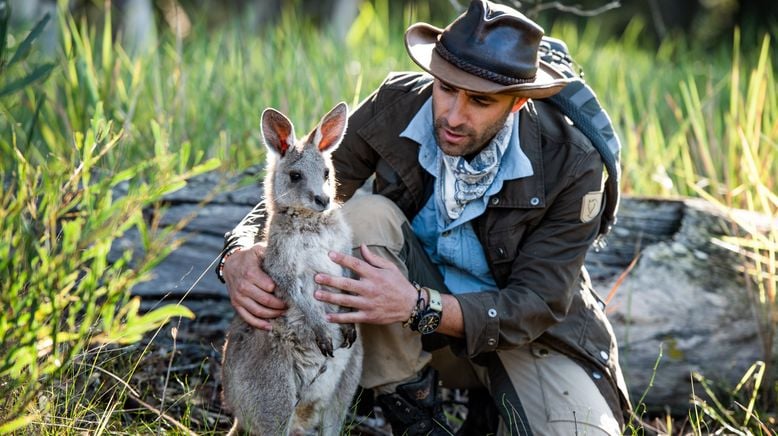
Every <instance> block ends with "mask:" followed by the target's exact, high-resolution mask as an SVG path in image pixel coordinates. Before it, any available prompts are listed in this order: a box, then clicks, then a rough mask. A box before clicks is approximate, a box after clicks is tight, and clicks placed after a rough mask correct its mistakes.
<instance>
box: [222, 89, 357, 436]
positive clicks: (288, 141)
mask: <svg viewBox="0 0 778 436" xmlns="http://www.w3.org/2000/svg"><path fill="white" fill-rule="evenodd" d="M347 114H348V108H347V107H346V105H345V103H340V104H339V105H337V106H335V108H333V109H332V110H331V111H330V112H329V113H328V114H327V115H325V116H324V117H323V118H322V120H321V122H320V123H319V125H318V126H317V127H316V129H314V130H313V131H312V132H311V133H310V134H308V135H307V136H306V137H305V138H304V139H303V140H301V141H296V140H295V136H294V128H293V127H292V123H291V122H290V121H289V120H288V119H287V118H286V117H285V116H284V115H283V114H281V113H280V112H278V111H276V110H274V109H266V110H265V111H264V112H263V113H262V135H263V137H264V140H265V145H266V146H267V147H268V150H269V153H268V157H269V159H268V167H267V173H266V175H265V181H264V183H265V200H266V202H267V204H266V207H267V211H268V215H267V224H266V227H265V239H266V241H267V250H266V252H265V259H264V262H263V263H262V268H263V270H264V271H265V272H267V274H268V275H270V277H272V278H273V280H274V281H275V283H276V289H275V294H276V295H277V296H278V297H279V298H281V299H283V300H285V301H286V303H287V305H288V306H289V309H288V311H287V313H286V315H285V316H283V317H280V318H277V319H275V320H273V328H272V331H269V332H268V331H265V330H258V329H255V328H253V327H251V326H249V325H248V324H246V323H245V322H244V321H243V320H242V318H240V317H239V316H236V317H235V319H234V321H233V323H232V325H231V326H230V330H229V332H228V335H227V339H228V340H227V343H226V345H225V347H224V361H223V363H222V381H223V385H224V400H225V402H226V403H227V405H228V407H230V408H231V409H232V411H233V414H234V416H235V425H234V426H233V431H237V430H238V429H241V430H243V431H245V432H248V433H251V434H261V435H285V434H310V433H314V434H324V435H337V434H339V433H340V430H341V427H342V426H343V421H344V419H345V417H346V412H347V411H348V408H349V406H350V405H351V399H352V397H353V395H354V393H355V391H356V389H357V385H358V383H359V379H360V376H361V372H362V343H361V340H360V339H359V338H358V336H357V329H356V326H355V325H354V324H334V323H329V322H327V320H326V318H325V313H328V312H333V311H336V310H338V306H334V305H328V304H325V303H322V302H320V301H318V300H316V299H314V297H313V293H314V291H315V290H316V289H317V288H319V287H320V285H317V284H316V283H315V282H314V280H313V277H314V275H315V274H316V273H318V272H323V273H327V274H330V275H345V274H347V272H346V271H344V270H343V269H342V268H341V267H340V266H339V265H337V264H335V263H334V262H332V261H331V260H330V259H329V257H328V254H327V253H328V251H330V250H335V251H340V252H343V253H349V252H350V251H351V232H350V230H349V228H348V226H347V225H346V223H345V221H344V220H343V218H342V216H341V213H340V210H339V209H338V208H337V207H335V206H333V205H334V201H332V200H331V199H332V198H334V194H335V180H334V174H335V172H334V169H333V168H332V163H331V160H330V153H331V152H332V151H333V150H334V149H335V148H336V147H337V146H338V144H339V143H340V141H341V139H342V138H343V134H344V132H345V130H346V123H347ZM333 344H334V346H333Z"/></svg>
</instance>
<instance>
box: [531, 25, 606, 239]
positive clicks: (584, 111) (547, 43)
mask: <svg viewBox="0 0 778 436" xmlns="http://www.w3.org/2000/svg"><path fill="white" fill-rule="evenodd" d="M540 59H541V60H543V61H545V62H547V63H549V64H551V65H552V66H553V67H555V68H556V69H557V70H559V71H560V72H562V73H563V74H564V75H565V76H567V77H569V78H573V79H575V80H574V81H572V82H571V83H569V84H568V85H567V86H565V87H564V88H562V91H560V92H559V93H557V94H555V95H553V96H551V97H548V98H546V99H545V100H546V101H548V102H550V103H552V104H553V105H554V106H555V107H557V108H558V109H559V110H560V111H561V112H562V113H563V114H564V115H565V116H567V117H568V118H569V119H570V120H571V121H572V122H573V124H575V126H576V127H577V128H578V129H579V130H580V131H581V132H582V133H583V134H584V135H586V136H587V137H588V138H589V140H590V141H592V145H594V148H596V149H597V151H598V152H599V153H600V155H601V156H602V161H603V163H604V164H605V170H606V171H607V173H608V178H607V180H606V181H605V206H604V209H603V213H602V218H601V225H600V232H599V235H598V236H597V240H596V244H598V245H603V242H604V237H605V235H607V234H608V232H609V231H610V230H611V228H612V227H613V225H614V224H615V223H616V212H617V210H618V205H619V183H620V179H621V167H620V154H621V141H619V137H618V136H617V135H616V132H615V131H614V129H613V122H612V121H611V119H610V117H609V116H608V114H607V113H606V112H605V110H604V109H603V108H602V106H601V105H600V102H599V100H597V96H596V95H595V93H594V91H593V90H592V88H591V87H589V85H587V84H586V82H585V81H584V79H583V73H581V74H577V73H576V72H575V71H574V69H573V59H572V58H571V57H570V52H569V50H568V48H567V45H566V44H565V43H564V41H562V40H559V39H556V38H551V37H548V36H544V37H543V39H542V41H541V43H540Z"/></svg>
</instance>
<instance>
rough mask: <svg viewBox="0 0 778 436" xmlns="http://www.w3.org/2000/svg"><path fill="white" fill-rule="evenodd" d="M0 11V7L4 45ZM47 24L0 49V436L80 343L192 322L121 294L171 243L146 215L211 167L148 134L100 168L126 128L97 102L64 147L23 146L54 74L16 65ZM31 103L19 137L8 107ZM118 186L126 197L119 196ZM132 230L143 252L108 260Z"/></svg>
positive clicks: (49, 67) (45, 67) (1, 6)
mask: <svg viewBox="0 0 778 436" xmlns="http://www.w3.org/2000/svg"><path fill="white" fill-rule="evenodd" d="M8 15H9V13H8V8H7V5H6V4H5V2H0V41H3V42H5V41H6V40H7V39H6V32H7V30H8V25H7V24H8ZM47 21H48V18H44V19H43V20H41V21H40V22H39V23H38V24H37V25H36V26H35V27H34V28H33V30H32V31H31V32H30V33H29V34H28V35H27V37H26V38H25V39H23V40H22V42H21V43H20V44H19V45H18V46H17V47H16V50H15V51H14V52H13V54H12V55H10V56H9V55H8V47H6V46H5V44H4V43H3V44H2V45H1V46H0V72H1V73H2V74H0V113H2V115H3V117H2V119H3V120H4V121H2V122H0V127H2V132H3V134H2V135H0V180H1V181H2V184H3V189H2V191H0V235H2V237H1V238H0V281H1V282H2V285H0V307H2V308H3V309H2V310H0V433H5V432H9V431H13V430H15V429H18V428H21V427H24V426H26V425H28V424H29V423H30V422H31V421H32V420H34V419H36V415H35V412H34V409H29V408H28V405H29V404H30V403H31V401H32V400H34V399H35V398H36V395H37V394H38V393H39V392H40V391H41V390H42V389H43V388H44V387H46V386H47V385H48V384H50V383H51V382H52V380H55V379H56V378H57V377H58V375H59V374H61V373H62V372H63V371H64V370H66V369H68V368H69V367H70V365H72V363H73V361H74V358H75V356H77V355H78V353H79V352H80V351H81V350H83V349H84V347H86V346H88V345H90V344H97V343H118V344H124V343H132V342H135V341H137V340H139V339H140V337H141V335H142V334H144V333H145V332H148V331H150V330H153V329H156V328H158V327H159V326H161V325H162V324H164V323H165V322H167V320H169V319H170V318H172V317H182V316H183V317H193V314H192V312H191V311H190V310H189V309H187V308H185V307H183V306H180V305H167V306H163V307H160V308H158V309H155V310H153V311H150V312H148V313H145V314H141V313H139V310H138V303H139V302H138V300H137V299H131V298H130V294H129V290H130V289H131V288H132V287H133V286H134V285H135V284H137V283H139V282H140V281H142V280H144V279H146V278H147V277H148V274H149V272H150V271H151V269H152V268H153V267H154V266H155V265H157V264H158V263H159V262H160V261H161V259H162V258H163V257H164V256H165V255H166V254H168V253H169V252H170V251H171V250H172V249H174V248H175V247H176V244H177V240H176V239H175V233H174V230H175V229H174V228H158V227H157V226H156V225H155V224H154V221H152V222H151V224H150V223H148V222H147V221H146V219H145V217H144V209H145V208H148V207H150V206H153V205H154V204H156V203H157V202H159V201H160V199H161V198H162V197H163V196H164V195H165V194H166V193H169V192H171V191H173V190H176V189H179V188H180V187H181V186H183V185H184V184H185V182H186V180H187V179H188V178H190V177H192V176H194V175H196V174H199V173H202V172H204V171H208V170H211V169H214V168H216V167H217V166H218V161H216V160H210V161H204V162H198V163H196V164H195V165H193V166H190V165H188V164H187V165H179V164H181V161H182V159H184V158H187V159H188V158H189V157H190V156H189V155H187V154H186V153H173V152H170V151H169V149H168V145H167V142H166V137H165V135H163V134H162V133H161V132H160V131H159V129H157V135H156V136H155V142H154V154H153V155H152V156H151V157H150V158H149V159H147V160H141V161H136V162H124V163H123V165H122V166H121V167H119V166H114V167H113V170H111V171H109V170H107V169H106V167H104V166H102V165H104V164H105V161H106V160H108V157H110V156H111V155H112V154H113V153H115V152H116V149H117V147H118V146H119V145H120V144H121V142H122V140H123V138H124V132H123V131H122V130H118V131H116V129H114V127H113V122H112V121H110V120H108V119H106V116H105V115H104V112H103V105H102V103H101V102H100V101H97V102H96V104H95V105H94V113H93V115H92V117H91V119H90V122H89V124H88V125H86V126H85V128H84V129H83V130H73V131H70V132H67V133H65V134H62V138H63V142H62V143H60V144H49V147H46V149H45V150H44V149H41V148H40V143H36V141H34V140H33V138H35V135H37V134H42V135H44V136H45V135H46V132H47V130H46V126H41V125H40V124H39V123H38V121H39V118H38V116H39V114H40V111H41V108H42V107H44V106H45V105H46V102H47V96H46V91H45V88H43V89H44V90H40V89H41V86H42V85H44V84H45V83H46V79H47V78H49V77H50V73H51V72H52V71H53V70H55V69H56V67H55V64H54V63H43V64H38V65H40V66H37V65H36V64H33V63H31V62H27V61H26V59H27V57H28V54H29V53H30V52H31V50H32V47H33V44H34V42H35V39H36V38H37V37H38V35H39V34H40V32H41V29H42V28H43V27H44V26H45V25H46V22H47ZM6 60H7V61H6ZM76 83H78V82H76ZM33 84H35V85H36V88H38V90H36V91H33V89H32V85H33ZM31 97H32V98H31ZM30 106H32V107H34V108H35V110H34V112H32V113H33V115H32V117H31V119H25V120H24V121H25V123H24V124H26V126H25V127H26V128H25V129H24V134H20V131H19V130H20V125H21V123H17V122H14V117H13V114H12V111H16V110H18V108H24V107H30ZM28 117H29V116H28ZM21 137H24V138H25V139H26V141H24V143H20V141H19V139H20V138H21ZM55 145H56V146H55ZM180 168H184V170H183V171H177V170H178V169H180ZM122 183H123V184H126V185H127V186H128V188H127V193H126V195H123V196H118V195H116V194H115V192H117V191H116V188H117V186H118V185H119V184H122ZM130 229H135V230H136V231H138V232H140V233H141V234H142V235H144V236H145V237H144V238H143V242H144V246H143V247H142V249H143V255H142V256H140V257H139V256H133V252H132V251H129V250H128V251H126V252H124V253H119V254H117V255H116V256H115V257H117V260H115V261H113V262H109V254H110V253H111V250H112V248H113V247H112V244H113V242H114V240H116V239H117V238H118V237H120V236H122V235H123V234H124V233H125V232H127V231H128V230H130ZM30 410H32V412H30Z"/></svg>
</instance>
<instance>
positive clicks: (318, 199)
mask: <svg viewBox="0 0 778 436" xmlns="http://www.w3.org/2000/svg"><path fill="white" fill-rule="evenodd" d="M313 201H314V202H315V203H316V205H317V206H319V207H320V208H322V209H326V208H327V205H329V204H330V197H327V196H326V195H315V196H314V197H313Z"/></svg>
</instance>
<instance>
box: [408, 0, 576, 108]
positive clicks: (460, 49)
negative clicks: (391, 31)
mask: <svg viewBox="0 0 778 436" xmlns="http://www.w3.org/2000/svg"><path fill="white" fill-rule="evenodd" d="M542 37H543V29H542V28H541V27H540V26H539V25H537V24H536V23H535V22H534V21H532V20H530V19H529V18H527V17H525V16H524V15H523V14H522V13H520V12H518V11H516V10H515V9H512V8H510V7H508V6H504V5H499V4H496V3H492V2H489V1H485V0H476V1H473V2H472V3H470V8H469V9H468V10H467V12H465V13H464V14H462V15H460V16H459V17H458V18H457V19H456V20H454V21H453V22H452V23H451V24H450V25H449V26H448V27H446V28H445V29H439V28H437V27H434V26H431V25H429V24H426V23H416V24H414V25H412V26H411V27H409V28H408V30H407V31H406V32H405V47H406V48H407V49H408V53H409V54H410V56H411V59H413V61H414V62H416V63H417V64H419V66H420V67H422V68H423V69H425V70H426V71H427V72H429V73H430V74H432V75H433V76H435V77H437V78H439V79H441V80H443V81H444V82H446V83H448V84H450V85H453V86H455V87H457V88H461V89H466V90H469V91H475V92H481V93H486V94H512V95H517V96H521V97H530V98H543V97H549V96H552V95H554V94H556V93H557V92H559V91H560V90H561V89H562V88H563V87H564V86H565V85H566V84H567V83H568V82H569V81H570V79H568V78H566V77H565V76H564V75H563V74H562V73H561V72H559V71H557V70H556V69H555V68H554V67H552V66H551V65H549V64H547V63H545V62H543V61H541V60H540V59H539V58H538V47H539V46H540V40H541V38H542Z"/></svg>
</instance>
